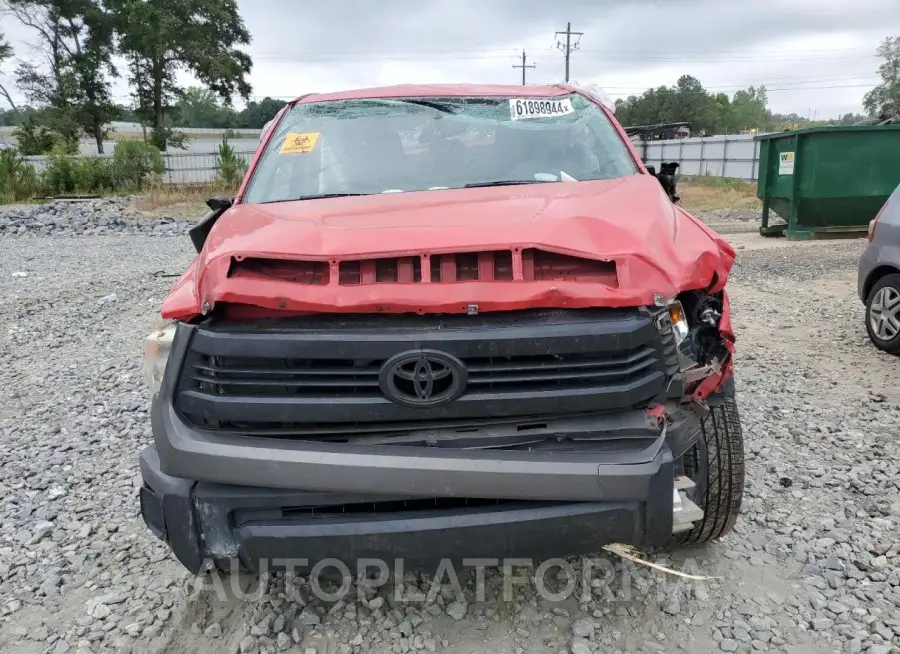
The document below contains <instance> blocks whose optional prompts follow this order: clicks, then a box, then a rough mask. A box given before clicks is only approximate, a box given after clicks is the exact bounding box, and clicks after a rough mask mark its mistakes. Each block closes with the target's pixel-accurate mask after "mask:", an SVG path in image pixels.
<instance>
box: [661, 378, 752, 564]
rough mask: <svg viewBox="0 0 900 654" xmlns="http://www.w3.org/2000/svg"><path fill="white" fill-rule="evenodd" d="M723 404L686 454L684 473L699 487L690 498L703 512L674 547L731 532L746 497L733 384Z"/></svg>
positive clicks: (676, 539)
mask: <svg viewBox="0 0 900 654" xmlns="http://www.w3.org/2000/svg"><path fill="white" fill-rule="evenodd" d="M719 399H720V400H721V401H719V402H717V403H716V404H715V405H712V406H710V413H709V415H707V416H706V418H705V419H704V420H703V422H702V423H701V426H702V430H703V438H702V439H701V440H700V441H699V442H698V443H697V444H696V445H694V447H692V448H691V449H690V450H688V451H687V452H686V453H685V455H684V473H685V475H686V476H688V477H690V478H691V479H692V480H693V481H694V483H695V484H696V485H695V487H694V488H692V489H691V490H689V491H687V493H686V494H687V496H688V498H689V499H690V500H691V501H692V502H694V504H696V505H697V506H698V507H700V508H701V509H702V510H703V518H702V519H700V520H698V521H696V522H695V523H694V528H693V529H691V530H690V531H685V532H682V533H678V534H675V536H673V543H672V544H673V545H681V546H685V545H688V546H689V545H698V544H701V543H706V542H709V541H711V540H715V539H716V538H720V537H722V536H724V535H725V534H727V533H728V532H730V531H731V530H732V528H733V527H734V523H735V521H736V520H737V517H738V514H739V513H740V511H741V501H742V499H743V497H744V435H743V432H742V430H741V420H740V416H739V415H738V409H737V401H736V400H735V393H734V383H733V382H732V383H729V384H728V386H727V387H726V389H725V390H724V391H723V393H722V397H721V398H719Z"/></svg>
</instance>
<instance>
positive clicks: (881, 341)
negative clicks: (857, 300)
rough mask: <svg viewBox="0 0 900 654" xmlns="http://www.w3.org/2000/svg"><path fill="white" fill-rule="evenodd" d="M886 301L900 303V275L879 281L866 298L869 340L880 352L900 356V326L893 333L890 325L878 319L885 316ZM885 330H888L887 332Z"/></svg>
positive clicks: (886, 277) (887, 276)
mask: <svg viewBox="0 0 900 654" xmlns="http://www.w3.org/2000/svg"><path fill="white" fill-rule="evenodd" d="M886 301H887V302H889V303H891V302H900V274H897V273H892V274H890V275H885V276H884V277H882V278H881V279H879V280H878V281H877V282H875V285H874V286H872V290H870V291H869V296H868V297H867V298H866V332H867V333H868V334H869V340H871V341H872V343H873V344H874V345H875V347H877V348H878V349H879V350H883V351H884V352H888V353H889V354H900V326H898V328H897V330H896V331H893V330H892V329H890V325H889V324H886V323H884V322H882V321H880V320H879V318H878V317H879V315H884V314H883V311H884V303H885V302H886ZM889 306H890V304H889ZM898 314H900V311H898ZM894 320H900V318H896V317H895V318H894ZM885 328H888V329H887V331H885Z"/></svg>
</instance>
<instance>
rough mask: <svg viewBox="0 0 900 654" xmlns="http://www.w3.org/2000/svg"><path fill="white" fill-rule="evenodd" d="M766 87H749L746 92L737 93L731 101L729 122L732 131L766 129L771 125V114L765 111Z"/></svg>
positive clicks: (766, 101)
mask: <svg viewBox="0 0 900 654" xmlns="http://www.w3.org/2000/svg"><path fill="white" fill-rule="evenodd" d="M768 102H769V100H768V95H767V94H766V87H765V86H760V87H753V86H751V87H750V88H748V89H747V90H746V91H738V92H737V93H735V94H734V98H732V100H731V112H730V113H731V120H733V121H734V122H733V126H734V127H735V128H736V129H735V130H734V131H741V130H745V129H768V128H769V126H770V125H771V123H772V113H771V112H770V111H769V110H768V109H767V106H768Z"/></svg>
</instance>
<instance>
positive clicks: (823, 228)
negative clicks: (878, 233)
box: [755, 125, 900, 239]
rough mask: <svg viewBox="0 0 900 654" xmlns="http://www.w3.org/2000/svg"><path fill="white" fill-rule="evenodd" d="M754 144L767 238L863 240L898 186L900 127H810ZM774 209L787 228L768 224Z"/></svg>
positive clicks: (763, 137)
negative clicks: (852, 237)
mask: <svg viewBox="0 0 900 654" xmlns="http://www.w3.org/2000/svg"><path fill="white" fill-rule="evenodd" d="M755 140H757V141H759V146H760V147H759V182H758V183H757V187H756V195H757V196H758V197H759V199H760V200H762V202H763V209H762V226H761V227H760V228H759V233H760V234H762V235H763V236H780V235H787V237H788V238H789V239H810V238H836V237H844V236H856V235H859V233H860V232H865V231H866V229H867V228H868V225H869V221H870V220H872V219H873V218H874V217H875V214H877V213H878V210H879V209H880V208H881V206H882V205H883V204H884V202H885V200H887V198H888V196H889V195H890V194H891V193H892V192H893V191H894V189H895V188H897V185H898V184H900V125H883V126H873V125H865V126H836V127H810V128H807V129H798V130H793V131H790V132H780V133H776V134H761V135H759V136H757V137H756V139H755ZM770 209H771V210H772V211H773V212H774V213H776V214H777V215H779V216H781V217H782V218H783V219H784V221H785V224H769V210H770Z"/></svg>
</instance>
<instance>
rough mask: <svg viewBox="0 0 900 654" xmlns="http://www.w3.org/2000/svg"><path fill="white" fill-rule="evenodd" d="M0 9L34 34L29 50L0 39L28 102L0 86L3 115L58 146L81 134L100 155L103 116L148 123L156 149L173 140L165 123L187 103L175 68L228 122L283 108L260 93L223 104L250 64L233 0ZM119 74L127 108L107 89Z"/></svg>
mask: <svg viewBox="0 0 900 654" xmlns="http://www.w3.org/2000/svg"><path fill="white" fill-rule="evenodd" d="M0 8H2V9H3V10H5V11H6V12H7V13H8V14H9V15H11V16H12V17H13V18H14V19H15V20H17V21H18V22H20V23H21V24H22V25H24V26H26V27H29V28H31V30H32V31H33V33H34V34H35V35H36V39H37V43H36V44H35V45H36V46H37V47H36V50H35V51H34V52H33V53H32V52H31V51H29V52H27V53H15V52H13V48H12V47H11V46H10V45H9V44H8V43H7V42H6V41H5V40H2V39H0V64H2V63H4V62H6V61H8V60H11V59H13V58H15V71H14V78H15V86H16V88H18V89H19V91H20V92H21V93H22V94H23V95H24V96H25V98H26V100H27V103H28V106H27V107H18V106H17V105H16V103H15V102H14V100H13V97H12V93H10V91H9V89H6V88H5V87H2V86H0V95H2V97H3V98H5V99H6V101H7V103H8V104H9V105H10V110H9V112H6V115H4V120H10V121H18V122H19V123H21V124H22V125H23V127H25V128H26V130H29V131H30V132H31V134H32V135H33V136H35V138H36V139H38V140H40V139H41V138H44V137H46V135H51V136H52V137H53V138H54V139H56V140H57V141H59V142H60V143H61V144H62V146H63V149H65V148H66V147H68V148H72V147H74V148H77V143H78V141H79V139H80V137H81V135H82V134H87V135H88V136H89V137H91V138H93V139H94V140H95V141H96V143H97V149H98V151H99V152H101V153H102V152H103V141H104V139H105V137H106V136H107V132H108V129H109V127H108V126H109V123H110V122H111V121H114V120H117V119H123V118H124V119H128V118H132V119H137V121H138V122H141V123H142V124H145V125H147V126H149V127H150V130H149V134H148V140H149V141H150V142H151V143H152V144H154V145H155V146H156V147H157V148H159V149H160V150H165V149H166V148H167V146H168V145H172V144H176V143H177V141H178V140H179V135H178V134H177V133H176V132H175V131H174V130H173V128H174V127H177V126H179V124H183V123H184V122H185V120H191V119H190V118H188V119H185V118H184V116H185V115H191V114H190V112H191V111H193V108H194V107H193V105H192V103H191V95H190V94H189V93H188V90H186V89H184V88H182V87H181V86H180V85H179V84H178V80H177V73H178V72H179V71H185V72H189V73H191V74H193V76H194V77H195V78H196V79H197V80H198V81H199V82H200V83H201V84H202V85H203V89H199V90H195V91H196V92H195V93H194V96H195V97H200V96H202V97H203V98H204V99H207V100H208V99H210V98H212V99H214V101H215V102H214V104H215V105H216V106H217V107H220V108H221V109H222V112H224V114H222V115H228V119H227V120H228V121H231V122H233V123H234V125H233V126H234V127H244V126H246V127H248V128H249V127H253V128H256V127H257V125H258V126H262V124H264V123H265V121H266V120H268V119H269V118H271V117H272V116H274V113H275V112H277V111H278V109H280V108H281V106H283V103H279V102H277V101H275V100H273V99H271V98H266V99H264V100H262V101H261V102H248V104H247V107H246V108H245V109H244V110H242V111H240V112H236V111H234V110H233V109H232V106H233V102H234V100H236V99H238V98H241V99H243V100H244V101H249V99H250V94H251V86H250V83H249V81H248V78H249V75H250V71H251V69H252V65H253V64H252V61H251V60H250V56H249V55H248V54H247V53H246V52H245V51H244V50H243V48H245V47H246V46H248V45H249V44H250V33H249V32H248V30H247V28H246V26H245V25H244V21H243V19H242V18H241V16H240V14H239V13H238V9H237V3H236V0H0ZM17 54H21V55H24V56H19V57H16V55H17ZM121 62H124V65H122V63H121ZM119 78H124V79H126V80H127V82H128V84H129V85H130V87H131V89H132V95H133V98H134V102H133V106H132V107H131V108H130V109H126V108H125V107H123V106H121V105H120V104H117V103H116V102H114V98H113V97H112V92H111V88H112V81H113V80H115V79H119ZM273 110H274V111H273ZM10 113H11V114H12V116H10V115H9V114H10ZM269 114H271V115H269ZM217 115H218V114H217ZM264 117H265V119H263V118H264ZM204 126H208V125H204Z"/></svg>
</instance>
